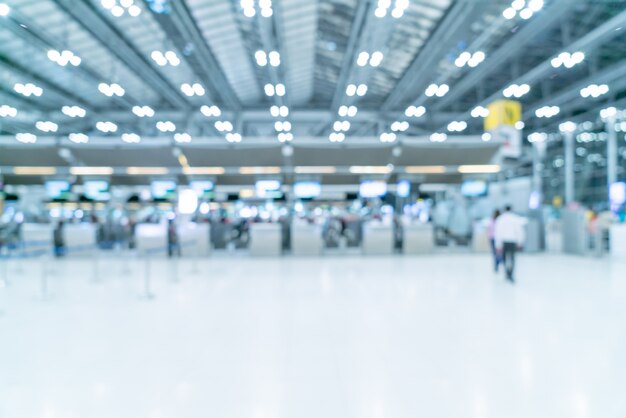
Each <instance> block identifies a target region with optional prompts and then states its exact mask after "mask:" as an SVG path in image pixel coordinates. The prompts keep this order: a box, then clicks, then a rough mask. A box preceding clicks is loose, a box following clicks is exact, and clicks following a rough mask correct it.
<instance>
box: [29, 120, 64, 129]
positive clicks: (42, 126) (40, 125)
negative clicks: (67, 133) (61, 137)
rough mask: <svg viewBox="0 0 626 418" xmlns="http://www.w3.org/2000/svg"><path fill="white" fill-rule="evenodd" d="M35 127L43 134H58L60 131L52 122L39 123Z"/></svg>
mask: <svg viewBox="0 0 626 418" xmlns="http://www.w3.org/2000/svg"><path fill="white" fill-rule="evenodd" d="M35 127H36V128H37V129H39V130H40V131H42V132H56V131H57V130H58V129H59V125H57V124H56V123H54V122H50V121H41V120H40V121H37V123H35Z"/></svg>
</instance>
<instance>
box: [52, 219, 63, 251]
mask: <svg viewBox="0 0 626 418" xmlns="http://www.w3.org/2000/svg"><path fill="white" fill-rule="evenodd" d="M64 225H65V223H64V222H63V221H62V220H61V221H59V223H57V226H56V228H54V232H53V234H52V238H53V241H54V256H55V257H62V256H64V255H65V232H64V228H63V227H64Z"/></svg>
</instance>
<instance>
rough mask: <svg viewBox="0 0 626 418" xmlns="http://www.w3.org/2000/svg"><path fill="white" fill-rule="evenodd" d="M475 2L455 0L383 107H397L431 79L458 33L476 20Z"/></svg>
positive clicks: (387, 109) (384, 109) (386, 109)
mask: <svg viewBox="0 0 626 418" xmlns="http://www.w3.org/2000/svg"><path fill="white" fill-rule="evenodd" d="M477 9H479V8H478V7H476V3H475V2H474V1H471V0H457V1H455V2H453V3H452V5H451V6H450V8H449V9H448V11H447V12H446V14H445V15H444V16H443V17H442V19H441V21H440V22H439V24H438V25H437V27H436V28H435V30H434V31H433V32H432V33H431V35H430V37H429V38H428V41H427V43H426V44H425V45H424V46H423V47H422V48H421V49H420V51H419V52H418V53H417V55H416V56H415V58H414V59H413V62H412V63H411V65H409V66H408V68H407V69H406V71H405V72H404V75H403V76H402V78H401V79H400V80H399V81H398V82H397V83H396V85H395V87H394V89H393V90H392V91H391V92H390V93H389V95H388V96H387V99H386V100H385V102H384V103H383V105H382V106H381V109H382V110H383V111H389V110H392V109H395V108H396V107H397V106H398V105H399V104H401V103H402V101H403V100H404V99H405V97H406V96H407V95H408V94H414V92H415V90H416V88H417V87H420V86H422V85H425V84H427V83H428V82H430V77H432V74H433V72H434V71H436V68H437V65H436V64H437V63H438V62H439V60H441V58H442V56H443V55H444V54H445V53H446V51H447V50H448V46H449V45H450V44H451V42H454V41H456V40H457V35H458V34H459V33H460V32H462V31H464V30H466V29H467V27H468V24H469V23H471V22H473V21H474V20H475V16H476V14H477V13H479V12H480V10H477Z"/></svg>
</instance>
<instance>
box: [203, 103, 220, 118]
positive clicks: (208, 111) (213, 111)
mask: <svg viewBox="0 0 626 418" xmlns="http://www.w3.org/2000/svg"><path fill="white" fill-rule="evenodd" d="M200 112H201V113H202V114H203V115H204V116H206V117H207V118H210V117H215V118H218V117H220V116H222V111H221V109H220V108H219V107H217V106H215V105H213V106H207V105H203V106H202V107H201V108H200Z"/></svg>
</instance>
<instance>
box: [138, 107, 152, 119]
mask: <svg viewBox="0 0 626 418" xmlns="http://www.w3.org/2000/svg"><path fill="white" fill-rule="evenodd" d="M133 113H134V114H135V115H136V116H138V117H140V118H146V117H148V118H151V117H153V116H154V109H152V108H151V107H150V106H133Z"/></svg>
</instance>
